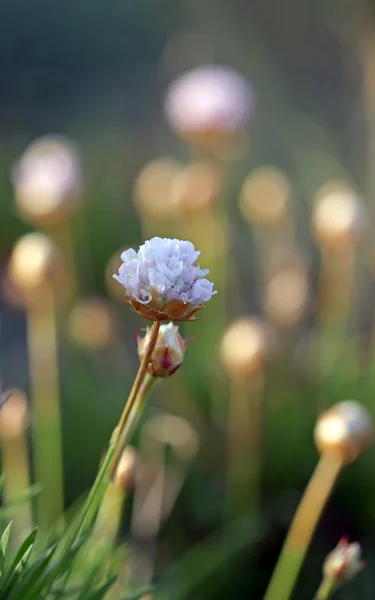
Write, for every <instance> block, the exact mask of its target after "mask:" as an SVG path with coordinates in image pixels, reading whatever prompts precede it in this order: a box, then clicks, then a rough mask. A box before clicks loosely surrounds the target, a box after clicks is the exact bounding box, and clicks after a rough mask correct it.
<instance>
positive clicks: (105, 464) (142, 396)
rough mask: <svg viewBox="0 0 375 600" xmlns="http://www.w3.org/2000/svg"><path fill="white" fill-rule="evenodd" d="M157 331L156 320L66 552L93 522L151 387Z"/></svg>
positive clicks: (66, 546)
mask: <svg viewBox="0 0 375 600" xmlns="http://www.w3.org/2000/svg"><path fill="white" fill-rule="evenodd" d="M159 328H160V323H159V322H158V321H155V322H154V324H153V326H152V329H151V336H150V341H149V343H148V346H147V350H146V352H145V354H144V357H143V360H142V362H141V364H140V366H139V369H138V373H137V375H136V378H135V380H134V383H133V386H132V389H131V390H130V394H129V396H128V399H127V401H126V404H125V408H124V410H123V412H122V415H121V417H120V420H119V422H118V425H117V427H116V428H115V430H114V431H113V434H112V436H111V439H110V442H109V446H108V449H107V453H106V455H105V457H104V459H103V461H102V464H101V466H100V468H99V471H98V473H97V476H96V478H95V481H94V483H93V486H92V488H91V490H90V493H89V495H88V497H87V499H86V502H85V504H84V506H83V508H82V511H81V513H80V515H79V517H78V519H77V521H75V522H74V523H73V525H72V530H71V532H70V535H68V537H67V541H66V544H65V548H64V549H68V548H69V547H70V545H71V544H72V543H73V542H74V541H75V540H76V539H77V538H78V537H79V536H80V535H81V534H82V533H83V532H84V531H85V530H86V529H87V527H89V526H90V524H91V523H92V522H93V520H94V518H95V515H96V513H97V510H98V508H99V506H100V503H101V501H102V498H103V495H104V492H105V488H106V481H108V480H109V478H110V477H111V474H112V473H113V469H114V467H115V465H116V462H117V458H118V457H119V456H120V454H121V451H122V448H123V444H124V443H125V441H126V438H127V435H128V434H129V432H130V428H131V425H133V426H134V424H135V422H136V419H135V417H133V418H132V414H134V413H133V408H134V409H135V413H136V414H137V415H138V414H139V411H138V409H137V406H139V405H144V402H145V400H146V397H147V394H148V392H149V390H150V387H151V386H150V384H149V378H147V377H145V376H146V375H147V366H148V363H149V361H150V358H151V355H152V353H153V351H154V349H155V345H156V342H157V339H158V333H159ZM150 379H152V378H150ZM142 384H144V385H143V386H142ZM128 420H129V423H128ZM124 434H125V435H124Z"/></svg>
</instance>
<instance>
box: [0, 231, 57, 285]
mask: <svg viewBox="0 0 375 600" xmlns="http://www.w3.org/2000/svg"><path fill="white" fill-rule="evenodd" d="M58 259H59V254H58V250H57V248H56V246H55V245H54V244H53V242H52V241H51V240H50V239H49V237H48V236H46V235H44V234H42V233H29V234H26V235H24V236H23V237H22V238H20V239H19V240H18V242H17V243H16V244H15V246H14V247H13V251H12V254H11V257H10V261H9V266H8V276H9V279H10V281H11V283H12V284H13V285H15V286H16V287H17V288H18V289H20V290H21V291H22V292H28V291H34V290H36V289H37V288H39V287H40V286H41V285H42V284H43V282H44V281H45V280H46V278H50V277H52V276H53V274H54V272H56V270H57V265H58V262H59V260H58Z"/></svg>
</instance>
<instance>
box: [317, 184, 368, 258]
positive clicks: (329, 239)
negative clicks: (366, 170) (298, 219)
mask: <svg viewBox="0 0 375 600" xmlns="http://www.w3.org/2000/svg"><path fill="white" fill-rule="evenodd" d="M312 225H313V230H314V234H315V237H316V239H317V241H318V243H319V244H320V245H321V246H322V248H324V249H326V250H334V251H336V252H337V251H340V252H342V251H347V250H352V249H353V248H354V247H355V245H356V244H357V243H358V241H359V240H360V238H361V236H362V233H363V230H364V228H365V225H366V217H365V209H364V205H363V204H362V202H361V199H360V198H359V196H358V195H357V193H356V192H355V191H354V190H352V189H351V188H350V187H349V185H348V184H347V185H346V186H345V185H344V183H341V184H340V183H337V184H333V183H332V184H331V185H329V186H328V187H327V186H325V187H324V188H323V190H321V191H320V192H319V193H318V196H317V199H316V203H315V208H314V211H313V217H312Z"/></svg>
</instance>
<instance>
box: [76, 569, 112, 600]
mask: <svg viewBox="0 0 375 600" xmlns="http://www.w3.org/2000/svg"><path fill="white" fill-rule="evenodd" d="M116 580H117V575H114V576H113V577H111V579H109V580H108V581H107V582H106V583H105V584H104V585H102V586H101V587H100V588H99V589H97V590H95V591H94V592H93V593H92V594H87V593H84V595H83V596H80V597H79V600H103V598H104V596H105V595H106V593H107V592H108V590H109V589H110V588H111V587H112V586H113V584H114V583H115V581H116Z"/></svg>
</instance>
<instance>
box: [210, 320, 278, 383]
mask: <svg viewBox="0 0 375 600" xmlns="http://www.w3.org/2000/svg"><path fill="white" fill-rule="evenodd" d="M271 349H272V335H271V332H270V330H269V329H268V327H267V325H266V324H265V323H263V322H262V321H261V320H260V319H257V318H251V317H243V318H241V319H237V320H236V321H234V322H233V323H232V324H231V325H229V327H228V329H227V330H226V331H225V333H224V335H223V338H222V340H221V346H220V356H221V362H222V364H223V366H224V367H225V369H226V370H227V371H228V373H229V374H230V375H231V376H241V377H243V376H247V375H251V374H253V373H256V372H258V371H260V370H262V369H263V367H264V366H265V363H266V362H267V359H268V358H269V355H270V352H271Z"/></svg>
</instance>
